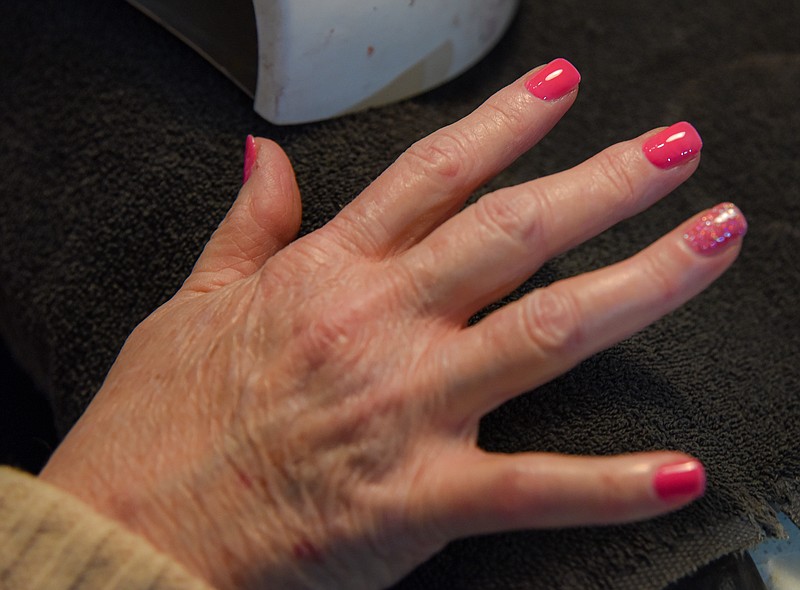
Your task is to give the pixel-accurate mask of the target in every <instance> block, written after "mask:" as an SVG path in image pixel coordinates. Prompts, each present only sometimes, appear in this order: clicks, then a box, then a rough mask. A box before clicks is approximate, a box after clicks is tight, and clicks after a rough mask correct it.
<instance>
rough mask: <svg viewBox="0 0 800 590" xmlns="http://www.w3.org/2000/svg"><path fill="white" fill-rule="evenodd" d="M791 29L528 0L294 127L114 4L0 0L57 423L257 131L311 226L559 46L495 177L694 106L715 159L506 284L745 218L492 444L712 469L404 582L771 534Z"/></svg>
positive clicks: (720, 16)
mask: <svg viewBox="0 0 800 590" xmlns="http://www.w3.org/2000/svg"><path fill="white" fill-rule="evenodd" d="M799 29H800V3H798V2H796V1H786V2H780V1H777V0H765V1H759V2H756V1H751V2H744V1H736V0H713V1H708V2H698V1H696V0H674V1H672V2H663V1H654V0H652V1H649V0H645V1H641V2H628V1H627V0H606V1H604V2H599V1H588V2H587V1H579V0H564V1H555V2H543V1H537V0H523V1H522V7H521V10H520V13H519V16H518V18H517V20H516V22H515V23H514V25H513V26H512V28H511V30H510V31H509V34H508V35H507V37H506V38H505V39H504V40H503V41H502V43H501V44H500V46H498V48H497V49H496V50H494V51H493V52H492V53H491V54H490V55H489V56H488V57H487V58H486V59H484V60H483V61H481V62H480V63H479V64H478V66H477V67H475V68H473V69H472V70H470V71H469V72H467V73H466V74H464V75H462V76H461V77H459V78H458V79H456V80H455V81H453V82H451V83H449V84H446V85H445V86H443V87H441V88H440V89H438V90H435V91H433V92H430V93H428V94H426V95H424V96H421V97H418V98H415V99H412V100H408V101H405V102H403V103H401V104H397V105H393V106H390V107H386V108H383V109H379V110H373V111H369V112H365V113H360V114H356V115H353V116H349V117H346V118H343V119H339V120H335V121H329V122H323V123H318V124H314V125H307V126H297V127H289V128H277V127H274V126H271V125H270V124H268V123H267V122H265V121H263V120H261V119H259V118H258V117H257V116H256V115H255V114H254V113H253V112H252V110H251V103H250V101H249V100H248V99H247V97H245V96H244V95H243V94H242V93H241V92H240V91H239V90H237V89H236V88H235V87H234V86H233V84H231V83H230V82H229V81H228V80H226V79H225V78H224V77H223V76H222V75H220V74H218V73H217V72H216V71H215V70H214V69H212V68H211V67H210V66H209V65H207V64H206V62H204V61H203V60H202V59H201V58H200V57H198V56H197V55H195V54H194V53H193V52H192V50H190V49H189V48H188V47H185V46H184V45H183V44H181V43H180V42H179V41H178V40H176V39H174V38H173V37H172V36H171V35H170V34H169V33H167V32H166V31H164V30H162V29H161V28H159V27H158V26H157V25H155V24H154V23H153V22H151V21H149V20H148V19H147V18H145V17H144V16H142V15H140V14H139V13H138V12H136V11H135V10H134V9H132V8H131V7H129V6H128V5H126V4H125V3H123V2H121V1H108V0H106V1H100V0H86V1H83V2H79V1H77V0H25V1H22V0H3V2H2V3H0V178H2V181H1V182H0V333H1V334H2V336H3V338H4V339H5V340H6V342H7V344H8V346H9V347H10V349H11V350H12V351H13V353H14V354H15V356H16V357H17V358H18V359H19V360H20V361H21V362H22V363H23V364H24V365H25V366H26V368H27V369H28V370H29V372H30V373H31V374H32V375H33V377H34V378H35V380H36V381H37V383H38V385H39V386H40V387H41V388H42V389H43V390H44V391H46V392H47V393H48V394H49V396H50V398H51V401H52V404H53V407H54V411H55V416H56V419H57V423H58V428H59V430H60V432H62V433H64V432H66V430H67V429H68V428H69V426H70V425H71V424H72V423H73V422H74V421H75V419H76V418H77V417H78V415H79V414H80V413H81V411H82V410H83V409H84V408H85V406H86V404H87V403H88V402H89V400H90V399H91V397H92V395H93V393H94V392H95V391H96V390H97V389H98V387H99V386H100V384H101V383H102V380H103V376H104V374H105V373H106V371H107V370H108V368H109V366H110V364H111V363H112V361H113V359H114V357H115V355H116V353H117V351H118V350H119V348H120V347H121V345H122V343H123V342H124V340H125V337H126V336H127V334H128V333H129V332H130V331H131V330H132V329H133V327H134V326H135V325H136V324H137V323H138V322H139V321H141V320H142V319H143V318H144V317H145V316H147V315H148V313H150V312H151V311H152V310H153V309H154V308H155V307H156V306H157V305H159V304H160V303H161V302H163V301H165V300H166V299H167V298H168V297H169V296H170V295H171V294H172V293H173V292H174V291H175V290H176V289H177V287H178V286H179V285H180V284H181V282H182V280H183V279H184V278H185V276H186V275H187V273H188V272H189V270H190V269H191V266H192V264H193V261H194V260H195V258H196V257H197V255H198V254H199V252H200V250H201V248H202V246H203V244H204V243H205V241H206V240H207V239H208V237H209V236H210V234H211V232H212V231H213V229H214V228H215V226H216V224H217V223H218V222H219V220H220V219H221V218H222V217H223V215H224V213H225V211H226V210H227V208H228V207H229V206H230V204H231V202H232V201H233V199H234V197H235V195H236V192H237V189H238V185H239V182H240V176H241V162H242V153H241V152H242V145H243V139H244V137H245V135H246V134H247V133H254V134H258V135H262V136H266V137H270V138H273V139H275V140H277V141H278V142H279V143H281V144H282V145H283V146H284V148H285V149H286V151H287V152H288V154H289V156H290V158H291V160H292V161H293V162H294V164H295V166H296V170H297V175H298V180H299V183H300V187H301V190H302V193H303V197H304V207H305V222H304V225H303V231H304V232H308V231H311V230H313V229H315V228H317V227H319V226H320V225H322V224H323V223H324V222H325V221H326V220H328V219H330V218H331V217H332V216H333V215H335V214H336V212H337V211H339V209H340V208H341V207H342V206H343V205H344V204H345V203H347V202H348V201H349V200H350V199H352V198H353V197H354V196H355V195H356V194H358V192H359V191H360V190H361V189H362V188H363V187H364V186H365V185H366V184H367V183H368V182H369V181H370V179H372V178H374V177H375V176H376V175H377V174H378V173H380V172H381V171H382V170H383V169H384V168H385V167H386V166H387V165H388V164H389V163H390V162H391V161H392V160H393V159H394V158H395V157H396V156H397V155H398V154H399V153H400V152H401V151H402V150H403V149H404V148H406V147H407V146H408V145H409V144H410V143H411V142H413V141H414V140H416V139H418V138H420V137H422V136H424V135H426V134H428V133H429V132H431V131H433V130H435V129H436V128H438V127H440V126H442V125H444V124H446V123H449V122H451V121H452V120H454V119H455V118H457V117H460V116H462V115H464V114H466V113H468V112H469V111H470V110H472V109H473V108H475V107H476V106H477V105H478V104H480V102H481V101H482V100H483V99H485V98H486V97H487V96H488V95H489V94H491V93H492V92H493V91H495V90H496V89H498V88H500V87H501V86H503V85H504V84H506V83H508V82H511V81H512V80H514V79H515V78H516V77H518V76H519V75H521V74H522V73H524V72H525V71H526V70H528V69H529V68H531V67H533V66H535V65H537V64H540V63H544V62H547V61H549V60H550V59H552V58H554V57H557V56H564V57H567V58H568V59H570V60H571V61H573V63H575V64H576V65H577V67H578V68H579V69H580V71H581V73H582V75H583V85H582V89H581V94H580V97H579V99H578V101H577V103H576V105H575V106H574V107H573V109H572V111H571V112H570V113H569V114H568V115H567V116H566V118H565V119H564V121H563V122H562V123H560V124H559V125H558V127H557V128H556V130H555V131H554V132H553V133H552V134H551V135H550V136H549V137H548V138H547V139H546V140H545V141H543V142H542V144H541V145H539V146H538V147H536V148H535V149H534V150H533V151H532V152H531V153H530V154H528V155H526V156H524V157H523V158H521V159H520V161H519V162H518V163H516V164H515V165H514V166H512V167H511V168H510V169H509V170H508V171H506V172H505V173H504V174H502V175H501V176H500V177H498V178H497V179H495V180H493V181H492V182H491V183H489V185H488V186H486V187H484V189H483V190H482V191H481V192H485V191H487V190H491V189H493V188H497V187H500V186H504V185H508V184H512V183H517V182H521V181H524V180H528V179H530V178H534V177H537V176H540V175H543V174H547V173H550V172H554V171H557V170H562V169H564V168H567V167H569V166H572V165H574V164H576V163H578V162H580V161H581V160H583V159H584V158H586V157H587V156H589V155H591V154H593V153H594V152H596V151H598V150H599V149H601V148H603V147H605V146H606V145H608V144H610V143H612V142H615V141H619V140H623V139H627V138H630V137H633V136H636V135H638V134H639V133H642V132H644V131H646V130H648V129H650V128H652V127H654V126H658V125H668V124H670V123H673V122H675V121H678V120H681V119H687V120H689V121H691V122H692V123H693V124H695V126H696V127H697V128H698V129H699V130H700V132H701V134H702V136H703V139H704V141H705V147H704V152H703V153H704V156H703V162H702V165H701V167H700V170H699V171H698V172H697V174H695V176H694V177H693V178H692V179H691V180H690V181H689V182H687V183H686V184H685V185H684V186H683V187H681V188H680V189H678V190H677V191H676V192H675V193H674V194H673V195H671V196H670V197H668V198H666V199H665V200H664V201H662V202H661V203H659V204H658V205H656V206H654V207H653V208H652V209H651V210H649V211H648V212H646V213H644V214H642V215H640V216H638V217H637V218H635V219H633V220H629V221H627V222H625V223H623V224H621V225H619V226H618V227H616V228H614V229H613V230H610V231H608V232H606V233H605V234H603V235H601V236H599V237H598V238H597V239H595V240H592V241H591V242H590V243H588V244H586V245H584V246H582V247H579V248H577V249H576V250H574V251H572V252H570V253H568V254H566V255H564V256H561V257H559V258H557V259H555V260H553V261H552V262H550V263H549V264H547V265H546V266H545V267H544V268H543V269H542V271H541V272H540V273H538V274H537V275H536V276H535V277H533V278H532V279H531V280H530V281H529V282H528V283H527V284H526V285H525V286H524V287H523V289H521V290H520V291H518V292H516V293H515V294H514V295H512V297H511V298H514V297H518V296H519V295H520V294H521V293H522V292H524V291H525V290H528V289H530V288H533V287H536V286H537V285H542V284H546V283H548V282H550V281H553V280H556V279H559V278H562V277H566V276H570V275H573V274H576V273H580V272H582V271H585V270H588V269H592V268H597V267H599V266H602V265H605V264H608V263H610V262H613V261H615V260H619V259H621V258H623V257H626V256H628V255H630V254H632V253H634V252H636V251H637V250H638V249H640V248H642V247H643V246H645V245H646V244H648V243H649V242H650V241H652V240H654V239H655V238H656V237H658V236H659V235H660V234H662V233H663V232H665V231H667V230H668V229H670V228H671V227H673V226H674V225H675V224H677V223H679V222H680V221H682V220H683V219H685V218H687V217H688V216H690V215H692V214H693V213H695V212H696V211H699V210H701V209H703V208H706V207H709V206H711V205H714V204H716V203H717V202H719V201H722V200H733V201H734V202H736V203H737V204H738V205H739V206H740V207H741V208H742V209H743V211H744V212H745V214H746V215H747V217H748V220H749V221H750V227H751V229H750V233H749V234H748V236H747V238H746V244H745V248H744V251H743V254H742V256H741V257H740V259H739V261H737V263H736V264H735V265H734V267H733V268H732V269H731V270H730V271H729V272H728V273H727V274H726V275H725V276H724V277H723V278H722V279H721V280H719V281H718V282H717V283H716V284H715V285H714V286H713V287H712V288H710V289H709V290H708V291H707V292H705V293H704V294H703V295H701V296H700V297H698V298H697V299H696V300H694V301H693V302H691V303H690V304H688V305H687V306H685V307H684V308H682V309H681V310H679V311H677V312H675V313H673V314H672V315H671V316H669V317H667V318H665V319H664V320H662V321H660V322H659V323H657V324H656V325H655V326H653V327H651V328H649V329H647V330H645V331H644V332H642V333H641V334H639V335H637V336H636V337H634V338H631V339H630V340H628V341H626V342H625V343H623V344H621V345H619V346H616V347H614V348H612V349H611V350H609V351H607V352H605V353H602V354H599V355H597V356H595V357H594V358H592V359H590V360H588V361H586V362H585V363H583V364H582V365H581V366H579V367H578V368H576V369H575V370H573V371H572V372H570V373H569V374H568V375H566V376H564V377H563V378H561V379H558V380H557V381H555V382H553V383H552V384H550V385H548V386H546V387H542V388H541V389H539V390H538V391H537V392H535V393H531V394H528V395H525V396H522V397H520V398H518V399H517V400H515V401H513V402H511V403H509V404H507V405H505V406H504V407H502V408H500V409H499V410H497V411H496V412H494V413H493V414H491V415H490V416H488V417H487V418H486V419H485V421H484V423H483V425H482V426H483V427H482V432H481V441H480V442H481V444H482V445H483V446H484V447H486V448H488V449H492V450H496V451H500V452H513V451H520V450H527V449H538V450H546V451H559V452H565V453H587V454H608V453H618V452H625V451H634V450H641V449H660V448H673V449H680V450H684V451H687V452H689V453H693V454H695V455H697V456H698V457H700V458H701V459H702V460H703V461H704V462H705V464H706V465H707V468H708V474H709V489H708V493H707V496H706V497H705V498H704V499H703V500H702V501H700V502H698V503H696V504H694V505H692V506H691V507H689V508H687V509H685V510H683V511H681V512H679V513H677V514H673V515H670V516H667V517H663V518H659V519H656V520H654V521H651V522H646V523H642V524H636V525H629V526H621V527H611V528H596V529H588V530H584V529H580V530H569V531H549V532H523V533H515V534H507V535H496V536H491V537H485V538H476V539H468V540H464V541H459V542H456V543H453V544H452V545H451V546H450V547H448V548H447V549H446V550H445V551H444V552H443V553H441V554H440V555H438V556H436V557H435V558H434V559H432V560H431V561H430V562H429V563H427V564H425V565H423V566H422V567H420V568H419V569H418V570H417V571H416V572H414V573H413V574H412V575H411V576H410V577H409V578H408V579H406V580H405V581H403V582H402V583H400V584H399V585H398V588H402V589H404V590H405V589H416V588H426V589H432V588H467V589H471V588H475V589H478V588H480V589H481V590H488V589H493V588H498V589H499V588H503V589H508V588H515V589H516V588H518V589H529V588H581V589H587V590H591V589H603V588H620V589H631V590H633V589H635V590H648V589H652V590H655V589H660V588H662V587H663V586H665V585H666V584H667V583H668V582H670V581H672V580H674V579H677V578H679V577H680V576H682V575H683V574H686V573H688V572H690V571H692V570H694V569H695V568H697V567H698V566H700V565H702V564H703V563H706V562H708V561H710V560H712V559H713V558H715V557H716V556H719V555H722V554H725V553H727V552H730V551H732V550H735V549H739V548H743V547H746V546H748V545H749V544H752V543H754V542H755V541H757V540H758V539H759V538H760V537H761V536H762V535H764V534H765V533H768V534H776V533H779V532H780V531H779V530H778V528H777V526H778V525H777V523H776V521H775V518H774V512H773V510H774V509H780V510H784V511H786V512H788V513H789V514H790V515H791V516H792V517H793V518H794V519H795V521H797V520H800V480H798V476H799V475H800V453H798V452H797V441H798V434H800V400H799V399H798V396H799V395H800V394H799V391H800V390H799V389H798V384H799V382H800V369H798V361H800V354H799V353H800V335H799V333H798V328H800V312H798V306H797V297H798V295H797V294H798V292H800V264H799V263H798V258H797V257H798V247H800V230H798V222H799V221H800V202H799V201H798V187H799V185H800V167H799V166H798V164H797V158H798V155H799V154H800V115H799V114H798V109H797V102H798V92H799V91H800V35H798V34H797V31H798V30H799ZM320 92H324V88H321V89H320ZM498 501H502V499H501V498H500V499H498Z"/></svg>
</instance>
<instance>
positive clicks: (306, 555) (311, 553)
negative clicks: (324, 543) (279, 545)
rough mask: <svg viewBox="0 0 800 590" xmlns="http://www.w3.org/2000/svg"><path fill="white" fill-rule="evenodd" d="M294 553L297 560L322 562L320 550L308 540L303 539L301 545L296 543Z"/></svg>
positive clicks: (293, 548)
mask: <svg viewBox="0 0 800 590" xmlns="http://www.w3.org/2000/svg"><path fill="white" fill-rule="evenodd" d="M292 553H293V554H294V556H295V557H296V558H297V559H299V560H302V561H321V560H322V556H321V555H320V552H319V549H317V548H316V547H315V546H314V544H313V543H312V542H311V541H309V540H308V539H303V540H302V541H300V542H299V543H296V544H295V545H294V547H292Z"/></svg>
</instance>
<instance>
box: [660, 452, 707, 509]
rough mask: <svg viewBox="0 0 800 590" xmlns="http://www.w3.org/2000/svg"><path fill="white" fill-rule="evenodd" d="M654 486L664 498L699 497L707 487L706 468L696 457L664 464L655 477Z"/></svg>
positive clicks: (669, 499) (670, 499) (668, 499)
mask: <svg viewBox="0 0 800 590" xmlns="http://www.w3.org/2000/svg"><path fill="white" fill-rule="evenodd" d="M653 487H654V488H655V491H656V494H658V497H659V498H661V499H662V500H667V501H672V500H676V499H679V498H697V497H698V496H702V495H703V492H704V491H705V489H706V470H705V468H704V467H703V464H702V463H700V461H697V460H694V459H692V460H689V461H680V462H678V463H671V464H669V465H663V466H661V467H659V468H658V471H656V474H655V476H654V477H653Z"/></svg>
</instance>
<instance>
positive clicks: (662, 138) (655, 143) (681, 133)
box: [642, 121, 703, 170]
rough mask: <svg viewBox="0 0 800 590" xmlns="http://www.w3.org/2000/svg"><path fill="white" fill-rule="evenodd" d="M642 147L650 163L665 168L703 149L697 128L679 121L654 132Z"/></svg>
mask: <svg viewBox="0 0 800 590" xmlns="http://www.w3.org/2000/svg"><path fill="white" fill-rule="evenodd" d="M642 149H643V150H644V155H645V156H647V159H648V160H650V162H651V163H652V164H654V165H655V166H658V167H659V168H662V169H665V170H666V169H667V168H674V167H675V166H678V165H679V164H682V163H683V162H686V161H687V160H690V159H691V158H694V157H695V156H696V155H697V154H699V153H700V150H701V149H703V140H702V139H700V134H699V133H697V129H695V128H694V127H692V126H691V125H690V124H689V123H687V122H686V121H681V122H680V123H675V124H674V125H672V126H670V127H667V128H666V129H664V130H663V131H660V132H658V133H656V134H655V135H654V136H653V137H651V138H650V139H648V140H647V141H646V142H645V144H644V146H643V147H642Z"/></svg>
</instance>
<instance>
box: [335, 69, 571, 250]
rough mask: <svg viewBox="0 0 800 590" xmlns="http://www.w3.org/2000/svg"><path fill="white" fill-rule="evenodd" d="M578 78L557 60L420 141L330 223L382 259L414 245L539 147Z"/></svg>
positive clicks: (566, 105) (568, 103)
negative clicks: (501, 173)
mask: <svg viewBox="0 0 800 590" xmlns="http://www.w3.org/2000/svg"><path fill="white" fill-rule="evenodd" d="M579 82H580V74H579V73H578V71H577V70H576V69H575V67H574V66H573V65H572V64H570V63H569V62H568V61H567V60H565V59H562V58H559V59H556V60H554V61H552V62H550V63H549V64H547V65H545V66H542V67H539V68H537V69H535V70H533V71H532V72H529V73H528V74H526V75H525V76H523V77H522V78H520V79H518V80H517V81H515V82H514V83H512V84H511V85H510V86H507V87H506V88H504V89H503V90H501V91H499V92H498V93H497V94H495V95H494V96H492V97H491V98H489V99H488V100H487V101H486V102H485V103H483V105H481V106H480V107H479V108H478V109H477V110H475V111H474V112H472V113H471V114H470V115H468V116H467V117H465V118H464V119H461V120H460V121H457V122H456V123H453V124H452V125H449V126H447V127H444V128H443V129H440V130H439V131H437V132H435V133H433V134H432V135H429V136H428V137H426V138H424V139H422V140H420V141H418V142H416V143H415V144H414V145H412V146H411V147H410V148H409V149H408V150H406V152H405V153H403V155H401V156H400V158H398V159H397V161H396V162H395V163H394V164H392V165H391V166H390V167H389V168H388V169H387V170H386V171H385V172H384V173H383V174H382V175H381V176H380V177H378V179H377V180H375V181H374V182H373V183H372V184H371V185H370V186H369V187H367V189H366V190H364V192H363V193H362V194H361V195H360V196H359V197H358V198H356V199H355V200H354V201H353V202H352V203H350V205H348V206H347V207H346V208H345V209H344V210H343V211H342V212H341V213H340V214H339V215H338V216H337V217H336V218H335V219H334V220H333V221H332V222H331V225H333V226H339V227H341V228H343V229H345V230H347V231H345V232H344V233H345V235H348V236H351V237H350V240H351V241H352V242H353V243H354V244H355V245H356V247H357V249H358V250H360V251H361V252H362V253H364V254H366V255H369V256H385V255H387V254H390V253H393V252H397V251H401V250H403V249H406V248H408V247H409V246H411V245H413V244H415V243H417V242H418V241H419V240H420V239H422V238H423V237H425V236H426V235H428V234H429V233H430V232H431V231H432V230H433V229H434V228H436V227H437V226H438V225H439V224H441V223H442V222H443V221H444V220H445V219H447V218H449V217H450V216H451V215H452V214H454V213H455V212H456V211H457V210H458V209H460V208H461V207H462V206H463V204H464V202H465V201H466V200H467V198H468V197H469V195H470V194H471V193H472V192H473V191H474V190H475V189H477V188H478V187H479V186H480V185H481V184H483V183H485V182H486V181H487V180H488V179H490V178H491V177H493V176H495V175H496V174H498V173H499V172H500V171H501V170H503V169H504V168H506V167H507V166H508V165H509V164H511V162H513V161H514V160H515V159H516V158H517V157H519V156H520V155H521V154H523V153H524V152H525V151H527V150H529V149H530V148H531V147H532V146H534V145H535V144H536V143H537V142H538V141H539V140H540V139H541V138H542V137H544V136H545V135H546V134H547V132H548V131H550V129H552V128H553V126H554V125H555V124H556V123H557V122H558V120H559V119H560V118H561V117H562V116H563V115H564V113H566V112H567V110H568V109H569V107H570V106H572V103H573V102H574V101H575V97H576V95H577V88H578V84H579Z"/></svg>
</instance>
